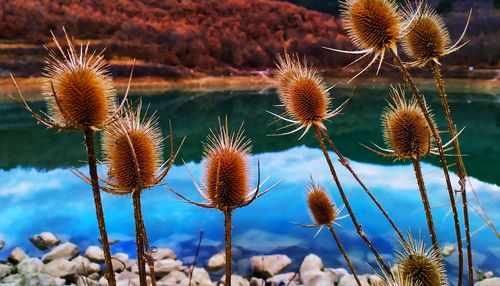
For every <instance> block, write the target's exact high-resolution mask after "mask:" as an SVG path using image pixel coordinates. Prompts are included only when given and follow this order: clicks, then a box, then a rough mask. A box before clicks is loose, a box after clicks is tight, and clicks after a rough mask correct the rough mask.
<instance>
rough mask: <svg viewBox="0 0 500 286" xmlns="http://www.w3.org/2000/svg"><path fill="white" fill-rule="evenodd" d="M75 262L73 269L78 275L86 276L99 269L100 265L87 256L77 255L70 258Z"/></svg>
mask: <svg viewBox="0 0 500 286" xmlns="http://www.w3.org/2000/svg"><path fill="white" fill-rule="evenodd" d="M71 262H73V263H74V264H75V271H76V273H77V274H79V275H84V276H88V275H89V274H92V273H96V272H99V271H101V266H100V265H99V264H97V263H94V262H91V261H90V260H89V259H88V258H86V257H83V256H77V257H76V258H74V259H73V260H71Z"/></svg>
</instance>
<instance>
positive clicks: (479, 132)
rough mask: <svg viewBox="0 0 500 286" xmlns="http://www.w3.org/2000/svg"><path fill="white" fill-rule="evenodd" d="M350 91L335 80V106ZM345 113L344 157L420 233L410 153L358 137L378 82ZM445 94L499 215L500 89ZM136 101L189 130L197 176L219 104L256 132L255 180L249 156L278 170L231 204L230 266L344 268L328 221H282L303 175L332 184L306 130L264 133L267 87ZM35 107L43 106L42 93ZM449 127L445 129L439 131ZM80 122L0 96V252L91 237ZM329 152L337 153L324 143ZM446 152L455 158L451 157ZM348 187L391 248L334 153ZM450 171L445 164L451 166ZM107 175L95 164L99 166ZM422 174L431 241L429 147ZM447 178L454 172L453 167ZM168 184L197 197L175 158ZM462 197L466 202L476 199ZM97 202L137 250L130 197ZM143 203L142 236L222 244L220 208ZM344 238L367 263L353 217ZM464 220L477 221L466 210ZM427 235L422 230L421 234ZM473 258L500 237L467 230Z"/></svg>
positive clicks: (496, 254) (385, 229)
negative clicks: (250, 198) (386, 153)
mask: <svg viewBox="0 0 500 286" xmlns="http://www.w3.org/2000/svg"><path fill="white" fill-rule="evenodd" d="M350 93H351V91H350V90H337V91H336V95H337V97H338V98H337V99H336V100H334V104H336V105H338V104H339V103H340V102H341V101H342V100H343V99H345V96H347V95H349V94H350ZM355 93H356V95H355V96H354V97H353V99H352V101H351V102H350V103H349V105H348V106H347V108H346V109H345V112H344V114H343V115H341V116H339V117H336V118H334V119H333V120H332V122H331V123H329V124H328V126H327V127H328V132H329V134H330V135H331V136H332V137H333V138H334V140H335V142H336V144H337V146H338V147H339V148H340V150H342V152H343V153H344V155H346V156H347V157H348V158H349V159H350V160H351V163H352V166H353V168H354V169H355V170H356V171H357V173H358V174H359V175H360V177H361V178H362V179H363V181H364V182H365V183H366V184H367V185H368V187H369V188H370V189H371V190H372V192H373V193H374V194H375V195H376V197H377V198H378V199H379V200H380V201H381V202H382V203H383V205H384V206H385V207H386V209H387V210H388V211H389V212H390V213H391V215H392V216H393V218H394V220H395V221H396V223H397V224H398V225H399V226H400V227H401V228H402V229H403V230H405V231H407V230H410V229H411V230H412V231H413V232H414V233H417V232H418V231H419V230H421V232H422V236H423V237H424V238H425V239H427V237H428V234H427V231H426V228H425V225H426V224H425V215H424V213H423V210H422V206H421V202H420V195H419V192H418V189H417V186H416V182H415V178H414V174H413V169H412V167H411V165H410V164H409V163H408V162H400V161H399V162H392V160H390V159H383V158H380V157H378V156H377V155H375V154H372V153H370V152H369V151H367V150H366V149H364V148H363V147H361V146H360V145H359V144H358V143H369V142H370V141H373V142H376V143H379V144H381V143H382V133H381V128H380V114H381V112H382V110H383V108H384V106H385V98H387V89H386V88H385V87H379V88H364V89H357V90H356V91H355ZM427 98H428V101H429V103H430V105H431V106H432V107H433V109H434V113H435V115H436V118H437V121H438V124H439V126H440V127H441V129H445V123H444V122H443V121H442V120H440V119H441V118H442V117H443V114H442V111H441V108H440V105H439V99H438V97H437V95H436V94H432V93H427ZM449 99H450V102H451V106H452V110H453V113H454V115H455V119H456V123H457V124H458V126H466V129H465V131H464V132H463V134H462V135H461V137H460V143H461V146H462V148H463V153H465V154H467V157H466V158H465V163H466V166H467V168H468V173H469V175H470V176H471V178H470V180H469V181H470V184H471V185H470V186H469V189H471V187H472V188H473V189H474V190H475V192H476V193H477V195H478V196H479V197H480V198H481V199H482V204H483V208H484V210H485V211H486V212H487V213H488V215H489V217H490V218H491V219H492V220H493V222H494V223H495V224H496V225H497V226H498V224H499V222H500V206H499V205H500V204H499V203H500V188H499V186H498V185H500V176H499V174H500V167H499V166H500V144H499V142H500V95H498V94H482V93H467V92H462V93H450V94H449ZM143 101H144V102H145V103H147V104H150V105H151V109H158V114H159V116H160V120H161V121H160V122H161V125H162V128H163V131H164V134H166V132H167V128H166V127H167V120H168V118H171V119H172V121H173V125H174V132H175V138H176V141H179V139H180V138H182V137H183V136H186V137H187V141H186V144H185V147H184V148H183V150H182V152H181V154H180V157H182V158H183V159H184V160H185V161H186V162H187V165H188V166H189V168H190V170H191V171H192V172H193V174H194V176H195V177H196V178H197V179H201V178H202V177H203V174H204V162H203V161H201V150H202V145H201V143H200V142H201V141H202V140H203V139H204V138H205V136H206V135H207V134H208V131H209V128H213V127H215V126H216V122H217V117H218V116H224V115H225V114H227V115H228V117H229V118H230V122H231V123H233V125H234V126H236V125H237V124H240V123H241V122H242V121H245V129H246V133H247V135H248V137H249V138H251V139H252V141H253V153H254V156H253V158H252V159H251V164H252V166H253V169H252V170H251V173H252V175H253V178H254V180H253V181H254V184H255V183H256V182H255V181H256V166H257V161H260V164H261V173H262V176H263V177H270V179H269V182H268V183H267V185H270V184H272V183H274V182H276V181H278V180H280V179H282V178H284V179H285V181H284V182H283V183H282V184H280V185H279V186H278V187H277V188H276V189H274V190H273V191H272V192H270V193H269V194H268V195H266V196H265V197H263V198H261V199H259V200H258V201H256V202H255V203H254V204H252V205H250V206H248V207H246V208H244V209H240V210H238V211H236V212H235V215H234V245H235V248H236V250H235V251H234V252H235V261H236V263H235V268H236V269H235V270H236V272H239V273H242V274H248V273H249V269H248V259H249V257H250V256H252V255H254V254H267V253H285V254H288V255H289V256H291V257H292V258H293V259H294V261H295V263H294V265H292V266H291V267H290V268H289V270H290V271H295V267H296V266H297V264H298V263H299V262H300V260H301V259H302V258H303V257H304V256H305V255H307V254H308V253H310V252H314V253H317V254H319V255H320V256H321V257H322V259H323V260H324V262H325V264H326V265H327V266H328V267H345V265H344V262H343V259H342V257H341V255H340V253H339V251H338V250H337V248H336V247H335V245H334V243H333V241H332V239H331V237H330V234H329V233H328V232H327V231H323V232H322V233H320V234H319V235H318V236H317V237H316V238H315V239H313V236H314V234H315V232H316V230H313V229H303V228H300V227H297V226H295V225H293V224H292V223H291V221H293V222H301V223H310V222H311V218H310V216H309V214H308V212H307V209H306V203H305V195H304V194H305V188H304V184H306V183H307V182H308V178H309V176H310V175H311V174H312V175H313V176H314V178H315V180H316V181H318V182H319V183H321V184H322V185H323V186H325V187H326V188H327V189H329V191H330V193H331V194H332V197H333V199H334V200H335V201H336V202H337V203H338V204H340V202H341V200H340V197H339V195H338V193H337V189H336V187H335V185H334V184H333V182H332V180H331V175H330V173H329V172H328V170H327V166H326V164H325V162H324V159H323V157H322V155H321V151H320V150H319V149H318V148H317V146H316V144H315V140H314V137H313V134H308V135H307V136H306V137H304V138H303V139H302V140H300V141H299V140H298V136H287V137H270V136H267V135H268V134H271V133H274V132H275V129H276V128H277V127H279V126H280V125H279V124H274V125H269V124H270V123H271V122H273V118H272V116H271V115H269V114H268V113H266V112H265V110H272V111H277V109H275V108H274V107H273V105H275V104H278V98H277V96H276V94H275V93H273V92H267V91H266V92H254V91H248V92H212V93H188V92H181V91H172V92H167V93H163V94H158V95H157V96H148V97H144V98H143ZM34 106H35V107H37V108H40V109H43V108H44V104H43V102H36V103H34ZM444 136H445V137H446V135H444ZM82 141H83V140H82V137H81V135H80V134H79V133H74V132H73V133H72V132H66V133H60V134H58V133H56V132H54V131H53V130H47V129H45V128H43V127H41V126H36V125H35V124H34V122H33V120H32V119H30V118H29V117H28V116H27V115H26V114H25V113H24V112H22V111H21V110H20V109H19V108H18V107H16V106H15V105H12V104H3V105H0V182H2V183H1V184H0V238H1V239H3V240H5V241H6V247H5V248H4V249H3V250H1V251H0V259H3V258H5V257H7V256H8V254H9V253H10V251H11V250H12V249H13V248H14V247H15V246H22V247H23V248H25V250H26V251H27V252H28V254H30V255H33V256H34V255H40V254H41V253H40V252H39V251H38V250H36V249H35V248H34V247H33V246H32V245H31V243H30V242H29V241H28V238H29V237H30V236H31V235H33V234H35V233H38V232H41V231H52V232H54V233H56V234H57V235H58V236H60V237H62V238H63V239H64V240H71V241H73V242H76V243H78V244H79V245H80V246H81V247H82V249H84V248H86V247H87V246H88V245H91V244H96V243H97V237H98V231H97V227H96V220H95V216H94V206H93V201H92V195H91V190H90V188H89V187H88V186H87V185H86V184H85V183H83V182H82V181H80V180H79V179H77V178H76V177H75V176H73V175H72V174H71V173H70V172H69V171H68V169H67V168H68V167H69V166H77V167H78V168H80V170H81V171H83V172H87V168H86V167H85V162H84V160H85V148H84V146H83V142H82ZM332 157H333V158H335V156H334V155H333V154H332ZM449 161H450V162H451V161H453V159H452V158H450V159H449ZM335 165H336V168H337V170H338V172H339V175H340V178H341V181H342V183H343V185H344V187H345V190H346V191H347V192H348V193H349V194H350V201H351V202H352V207H353V209H354V210H355V212H356V213H357V215H358V220H359V221H360V222H361V223H362V224H363V228H364V230H365V232H366V233H367V234H368V236H369V237H370V238H371V239H372V241H373V242H374V244H375V246H376V247H377V248H378V249H380V252H381V253H383V254H384V255H385V256H387V257H388V258H390V257H391V256H392V253H393V249H394V247H395V246H396V245H397V244H396V242H395V233H394V232H393V231H392V229H391V228H390V226H389V224H388V223H387V222H386V220H385V219H384V218H383V216H382V215H380V213H379V212H378V211H377V209H376V207H375V206H374V205H373V204H372V203H371V200H370V199H369V198H368V196H367V195H366V194H365V193H364V192H363V191H362V189H361V188H360V187H359V186H358V185H357V184H356V182H355V181H354V180H353V179H352V178H351V176H350V175H349V173H348V172H347V171H345V169H343V168H342V166H341V165H339V164H338V163H335ZM451 169H452V171H454V168H453V167H452V168H451ZM100 172H101V174H105V170H104V169H102V168H101V169H100ZM423 173H424V177H425V181H426V184H427V188H428V192H429V197H430V200H431V203H432V205H433V213H434V216H435V221H436V228H437V231H438V236H439V240H440V242H441V243H445V242H454V239H455V238H454V237H455V235H454V232H453V228H452V221H453V220H452V217H451V216H450V214H449V211H450V208H449V204H448V199H447V197H448V194H447V192H446V188H445V184H444V180H443V179H442V173H441V171H440V169H439V168H438V167H437V161H436V159H435V158H429V159H427V160H425V162H424V163H423ZM452 180H453V183H454V184H456V182H457V177H456V176H455V174H453V178H452ZM166 182H167V183H168V184H169V186H170V187H172V188H174V189H175V190H177V191H179V192H181V193H183V194H186V195H187V196H188V197H190V198H193V199H197V200H201V198H200V196H199V195H198V194H197V192H196V190H195V189H194V187H193V183H192V181H191V179H190V178H189V175H188V173H187V171H186V169H185V168H184V166H182V165H176V166H174V168H173V169H172V171H171V172H170V174H169V176H168V177H167V178H166ZM469 197H471V201H472V202H471V203H472V205H473V206H474V207H475V208H477V201H475V200H474V199H473V196H472V195H470V196H469ZM103 200H104V202H103V203H104V210H105V213H106V222H107V225H108V232H109V235H110V237H111V238H114V239H119V240H120V242H119V243H117V244H115V245H113V246H112V251H114V252H117V251H124V252H127V253H128V254H129V255H130V256H131V257H134V256H135V245H134V242H133V241H134V223H133V215H132V214H133V210H132V201H131V199H130V198H129V197H118V196H111V195H107V194H104V195H103ZM143 210H144V216H145V220H146V226H147V228H148V232H149V233H148V235H149V237H150V240H151V244H152V245H155V246H159V247H171V248H173V249H174V250H175V251H176V252H177V253H178V255H179V256H180V257H181V258H182V259H184V260H185V261H186V262H189V261H191V260H192V257H193V255H194V252H195V247H196V243H197V240H198V235H199V231H200V229H203V230H204V232H205V237H204V240H203V243H202V248H201V252H202V254H201V261H200V264H203V263H206V261H207V259H208V257H210V256H211V255H212V254H214V253H216V252H218V251H221V250H223V231H224V230H223V216H222V215H221V214H220V213H218V212H217V211H210V210H206V209H198V208H196V207H194V206H191V205H187V204H185V203H182V202H180V201H179V200H178V199H177V198H176V197H174V196H173V195H172V194H171V193H169V191H168V190H166V189H165V188H164V187H157V188H153V189H150V190H147V191H145V192H144V194H143ZM341 224H342V225H343V227H339V228H338V232H339V234H340V237H341V239H342V240H343V241H344V243H345V246H346V248H347V249H348V251H349V253H350V254H351V256H352V258H353V260H354V262H355V264H356V267H358V268H360V269H361V270H362V271H370V267H374V268H376V267H375V266H376V264H375V262H374V258H373V256H372V255H371V254H370V253H368V249H367V248H366V247H365V245H364V244H363V242H362V241H361V240H360V239H359V238H358V237H357V235H356V232H355V230H354V228H353V226H352V223H351V221H350V219H348V218H347V219H344V220H343V221H341ZM471 224H472V229H473V230H476V229H479V228H480V227H482V225H483V221H482V220H481V219H480V218H479V217H478V215H476V214H475V213H472V214H471ZM427 241H428V240H427ZM473 248H474V251H475V252H474V259H475V260H474V264H475V265H476V266H477V267H478V268H480V269H483V270H493V271H494V272H496V274H499V273H500V263H499V261H500V243H499V240H498V239H497V238H495V236H494V235H493V233H492V232H491V231H490V230H489V229H488V228H483V229H482V230H480V231H479V232H478V233H477V234H475V235H474V236H473ZM446 262H447V266H449V268H450V271H451V273H450V275H451V276H453V275H456V274H455V273H453V271H455V270H454V269H455V268H456V267H452V266H454V265H456V253H455V254H453V255H452V256H450V257H448V258H447V259H446Z"/></svg>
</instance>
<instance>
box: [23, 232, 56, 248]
mask: <svg viewBox="0 0 500 286" xmlns="http://www.w3.org/2000/svg"><path fill="white" fill-rule="evenodd" d="M30 241H31V243H33V245H35V247H36V248H38V249H40V250H46V249H49V248H51V247H53V246H56V245H58V244H59V243H60V242H61V241H60V240H59V238H57V236H56V235H55V234H53V233H52V232H42V233H39V234H35V235H34V236H32V237H31V238H30Z"/></svg>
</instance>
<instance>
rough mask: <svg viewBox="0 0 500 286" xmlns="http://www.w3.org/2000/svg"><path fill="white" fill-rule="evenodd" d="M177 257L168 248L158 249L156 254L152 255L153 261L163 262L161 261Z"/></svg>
mask: <svg viewBox="0 0 500 286" xmlns="http://www.w3.org/2000/svg"><path fill="white" fill-rule="evenodd" d="M175 258H177V255H176V254H175V252H174V251H173V250H172V249H170V248H158V249H156V252H154V253H153V259H154V260H163V259H175Z"/></svg>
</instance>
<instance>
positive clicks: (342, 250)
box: [328, 225, 362, 286]
mask: <svg viewBox="0 0 500 286" xmlns="http://www.w3.org/2000/svg"><path fill="white" fill-rule="evenodd" d="M328 229H329V230H330V233H331V234H332V236H333V238H334V239H335V242H336V243H337V246H338V247H339V249H340V251H341V252H342V255H343V256H344V259H345V261H346V262H347V265H348V266H349V269H351V272H352V275H353V276H354V279H355V280H356V283H357V284H358V285H359V286H361V285H362V284H361V281H359V277H358V275H357V273H356V269H354V266H352V263H351V260H350V259H349V256H348V255H347V252H346V251H345V249H344V246H343V245H342V243H341V242H340V239H339V237H338V236H337V233H336V232H335V230H334V229H333V227H332V226H331V225H330V226H329V227H328Z"/></svg>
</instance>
